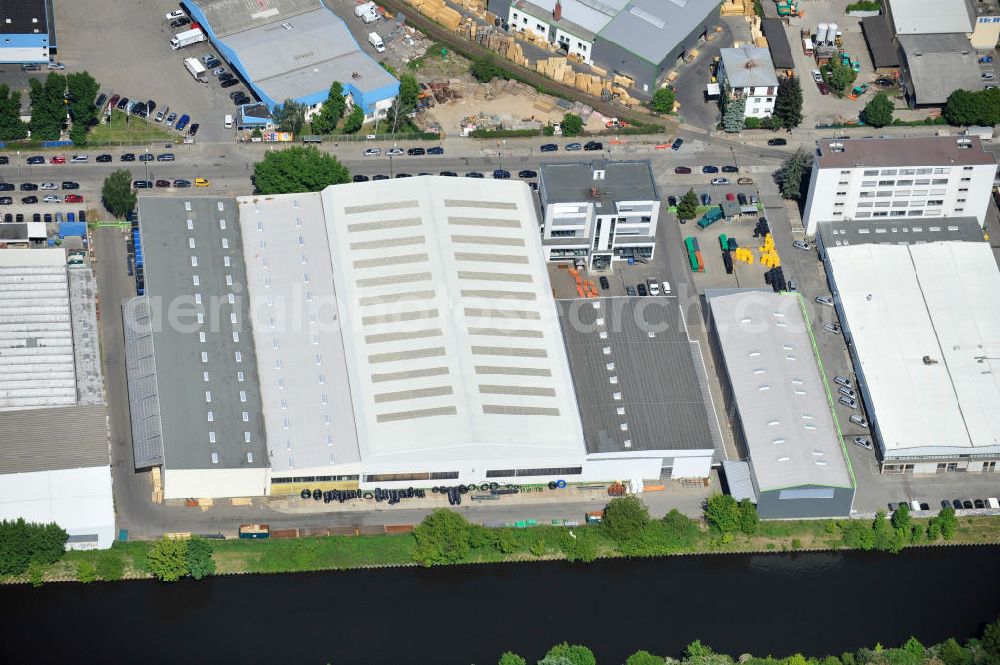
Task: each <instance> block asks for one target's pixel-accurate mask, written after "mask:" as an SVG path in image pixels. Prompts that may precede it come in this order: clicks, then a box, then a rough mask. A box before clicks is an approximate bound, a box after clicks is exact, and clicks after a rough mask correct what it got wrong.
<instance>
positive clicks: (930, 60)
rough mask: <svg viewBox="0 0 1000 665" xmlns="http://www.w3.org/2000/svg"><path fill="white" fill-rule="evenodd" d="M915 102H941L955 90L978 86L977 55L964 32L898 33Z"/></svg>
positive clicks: (975, 88)
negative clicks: (932, 33)
mask: <svg viewBox="0 0 1000 665" xmlns="http://www.w3.org/2000/svg"><path fill="white" fill-rule="evenodd" d="M897 39H898V40H899V44H900V46H901V47H902V49H903V55H904V57H905V58H906V66H907V68H908V69H909V74H908V78H909V80H910V84H911V87H912V88H913V95H914V98H915V100H916V103H917V104H944V103H945V102H946V101H947V100H948V95H950V94H951V93H953V92H954V91H956V90H977V89H979V88H980V87H981V86H982V79H981V78H980V72H979V64H978V63H977V58H978V54H977V53H976V51H974V50H973V49H972V45H971V44H970V43H969V38H968V36H966V35H965V34H964V33H953V34H934V35H898V37H897Z"/></svg>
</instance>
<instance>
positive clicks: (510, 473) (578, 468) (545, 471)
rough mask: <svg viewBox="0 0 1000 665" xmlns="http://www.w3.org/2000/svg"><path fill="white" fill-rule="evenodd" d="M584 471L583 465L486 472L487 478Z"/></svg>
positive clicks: (575, 473)
mask: <svg viewBox="0 0 1000 665" xmlns="http://www.w3.org/2000/svg"><path fill="white" fill-rule="evenodd" d="M582 473H583V467H582V466H567V467H561V468H559V467H554V468H550V469H492V470H489V471H487V472H486V477H487V478H522V477H525V476H579V475H580V474H582Z"/></svg>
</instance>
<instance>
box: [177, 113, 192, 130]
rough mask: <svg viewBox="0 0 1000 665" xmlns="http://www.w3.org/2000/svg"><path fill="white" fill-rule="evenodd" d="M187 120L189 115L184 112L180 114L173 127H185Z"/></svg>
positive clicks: (189, 118)
mask: <svg viewBox="0 0 1000 665" xmlns="http://www.w3.org/2000/svg"><path fill="white" fill-rule="evenodd" d="M189 122H191V116H189V115H188V114H187V113H185V114H184V115H182V116H181V118H180V120H178V121H177V125H176V126H175V127H174V129H176V130H177V131H182V130H183V129H184V128H185V127H187V124H188V123H189Z"/></svg>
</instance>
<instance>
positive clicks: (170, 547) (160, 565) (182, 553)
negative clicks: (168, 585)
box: [146, 536, 188, 582]
mask: <svg viewBox="0 0 1000 665" xmlns="http://www.w3.org/2000/svg"><path fill="white" fill-rule="evenodd" d="M187 551H188V543H187V541H186V540H175V539H172V538H167V537H166V536H164V537H163V538H160V539H159V540H157V541H156V542H155V543H153V546H152V547H150V548H149V552H147V553H146V562H147V565H148V566H149V572H151V573H153V576H154V577H156V579H158V580H160V581H162V582H176V581H177V580H179V579H181V578H182V577H186V576H187V574H188V562H187Z"/></svg>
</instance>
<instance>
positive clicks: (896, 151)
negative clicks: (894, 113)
mask: <svg viewBox="0 0 1000 665" xmlns="http://www.w3.org/2000/svg"><path fill="white" fill-rule="evenodd" d="M816 146H817V151H816V159H815V164H817V165H818V166H819V168H823V169H845V168H861V167H867V166H878V167H883V166H884V167H893V166H954V165H955V164H963V165H976V164H995V163H996V158H995V157H994V156H993V153H991V152H988V151H987V150H985V149H984V148H983V144H982V141H981V140H980V139H979V137H978V136H910V137H887V138H878V139H850V140H843V141H841V140H837V139H820V140H819V141H817V142H816Z"/></svg>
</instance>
